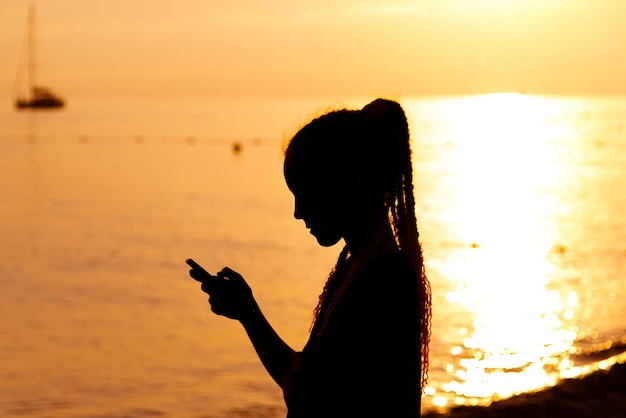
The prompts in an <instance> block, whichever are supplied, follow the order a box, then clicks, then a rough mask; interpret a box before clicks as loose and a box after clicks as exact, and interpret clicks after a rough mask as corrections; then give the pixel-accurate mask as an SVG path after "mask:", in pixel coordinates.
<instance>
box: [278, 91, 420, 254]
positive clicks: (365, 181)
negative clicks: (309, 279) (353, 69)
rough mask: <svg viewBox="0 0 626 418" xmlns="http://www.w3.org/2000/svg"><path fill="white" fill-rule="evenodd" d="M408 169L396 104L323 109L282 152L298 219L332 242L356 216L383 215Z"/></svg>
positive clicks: (404, 125)
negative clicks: (322, 112) (359, 108)
mask: <svg viewBox="0 0 626 418" xmlns="http://www.w3.org/2000/svg"><path fill="white" fill-rule="evenodd" d="M407 169H409V171H410V149H409V132H408V126H407V121H406V117H405V115H404V111H403V110H402V108H401V107H400V105H399V104H398V103H396V102H392V101H389V100H383V99H377V100H375V101H373V102H372V103H370V104H368V105H367V106H365V107H364V108H363V109H361V110H347V109H343V110H338V111H334V112H330V113H327V114H325V115H323V116H321V117H319V118H317V119H314V120H313V121H311V122H310V123H309V124H307V125H306V126H304V127H303V128H302V129H301V130H300V131H299V132H298V133H297V134H296V135H295V136H294V137H293V138H292V140H291V142H290V143H289V145H288V147H287V150H286V153H285V179H286V180H287V184H288V186H289V188H290V189H291V191H292V192H293V193H294V196H295V199H296V210H295V216H296V217H297V218H299V219H303V220H304V221H305V223H307V226H308V227H310V228H311V229H312V231H311V232H312V233H313V234H314V235H315V236H316V237H317V238H318V241H319V242H320V244H322V245H333V244H335V243H336V242H337V241H338V240H339V239H340V238H341V236H342V233H343V231H342V226H346V225H348V224H349V223H350V221H351V220H353V219H354V215H355V214H362V213H364V212H366V213H368V214H375V215H377V216H378V217H381V216H384V215H385V214H387V213H388V211H389V209H390V207H391V206H392V205H393V204H394V202H395V200H396V199H395V196H396V194H397V193H398V192H399V191H400V190H401V189H402V182H403V179H404V174H403V172H404V171H406V170H407Z"/></svg>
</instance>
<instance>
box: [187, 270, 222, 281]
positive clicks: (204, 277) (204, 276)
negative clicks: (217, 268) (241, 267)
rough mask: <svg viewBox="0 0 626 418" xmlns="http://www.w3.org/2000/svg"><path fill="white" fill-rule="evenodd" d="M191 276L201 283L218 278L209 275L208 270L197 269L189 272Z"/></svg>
mask: <svg viewBox="0 0 626 418" xmlns="http://www.w3.org/2000/svg"><path fill="white" fill-rule="evenodd" d="M189 275H190V276H191V277H193V278H194V279H195V280H197V281H199V282H204V281H208V280H211V279H216V278H217V277H216V276H213V275H211V274H209V273H207V272H206V270H204V269H196V268H192V269H191V270H189Z"/></svg>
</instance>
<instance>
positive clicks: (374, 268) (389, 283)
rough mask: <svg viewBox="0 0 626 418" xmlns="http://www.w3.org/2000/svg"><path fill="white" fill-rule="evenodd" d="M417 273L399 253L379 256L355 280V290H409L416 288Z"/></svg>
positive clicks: (404, 256) (403, 255)
mask: <svg viewBox="0 0 626 418" xmlns="http://www.w3.org/2000/svg"><path fill="white" fill-rule="evenodd" d="M417 282H418V277H417V273H416V272H415V271H414V269H413V267H412V266H411V262H410V261H409V259H408V257H407V256H406V255H405V254H403V253H401V252H394V253H390V254H385V255H381V256H379V257H377V258H375V259H374V260H372V261H371V262H370V263H368V264H367V265H366V266H365V267H364V268H363V270H362V271H361V273H360V274H359V277H358V278H357V279H356V280H355V283H354V286H355V288H357V289H358V288H362V289H363V290H365V289H377V291H383V292H385V291H395V290H398V289H402V290H409V289H411V288H414V287H415V288H416V286H417Z"/></svg>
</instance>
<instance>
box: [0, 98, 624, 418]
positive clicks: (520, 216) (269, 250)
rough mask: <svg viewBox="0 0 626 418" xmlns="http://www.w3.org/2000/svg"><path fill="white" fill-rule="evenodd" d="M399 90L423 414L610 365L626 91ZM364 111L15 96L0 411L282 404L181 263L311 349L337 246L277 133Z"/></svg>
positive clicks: (617, 335)
mask: <svg viewBox="0 0 626 418" xmlns="http://www.w3.org/2000/svg"><path fill="white" fill-rule="evenodd" d="M401 101H402V104H403V105H404V106H405V108H406V110H407V113H408V115H409V118H410V120H411V128H412V134H413V139H414V141H415V146H414V147H415V148H414V149H415V156H414V162H415V175H416V180H415V186H416V198H417V200H418V207H417V215H418V221H419V223H420V224H419V229H420V232H421V236H422V243H423V246H424V251H425V257H426V262H427V271H428V274H429V277H430V280H431V284H432V288H433V300H434V308H433V311H434V317H433V337H432V345H431V367H430V383H429V387H428V388H427V390H426V392H427V396H426V398H425V400H424V408H425V409H432V408H435V407H444V408H445V407H450V406H452V405H454V404H456V403H477V402H488V401H489V400H492V399H496V398H498V397H506V396H511V395H513V394H515V393H519V392H522V391H527V390H533V389H536V388H541V387H544V386H547V385H551V384H554V383H555V382H556V381H557V380H558V378H561V377H567V376H576V375H578V374H581V373H585V372H587V371H589V370H592V369H593V368H594V367H605V366H606V364H609V363H610V361H611V359H612V357H611V356H612V355H614V354H616V353H617V352H620V351H622V347H621V346H622V345H623V344H624V342H626V323H625V322H624V319H623V318H625V317H626V277H625V276H626V217H624V213H626V190H625V188H626V186H625V185H626V98H611V99H607V98H588V97H587V98H582V97H574V98H555V97H535V96H526V95H516V94H500V95H487V96H476V97H464V98H443V99H406V100H401ZM366 102H367V100H357V99H354V100H351V101H345V102H338V101H333V100H324V99H317V100H213V101H210V100H206V101H203V100H193V101H192V100H179V101H152V102H151V101H105V102H94V101H91V102H90V101H85V102H79V101H77V102H70V105H69V107H68V108H67V109H65V110H63V111H61V112H52V113H36V114H32V113H17V112H14V111H13V110H12V109H10V108H9V107H7V108H3V110H0V169H1V172H2V175H0V230H1V231H2V234H0V249H1V250H0V321H1V324H2V325H1V327H0V332H1V338H0V415H2V416H23V417H62V418H65V417H154V416H163V417H177V418H179V417H180V418H187V417H188V418H200V417H233V416H235V417H236V416H250V415H252V416H259V417H263V416H267V417H279V416H282V415H284V412H285V411H284V407H283V402H282V395H281V392H280V390H279V389H278V388H277V387H276V386H275V385H274V383H273V382H272V381H271V379H270V378H269V377H268V376H267V375H266V373H265V371H264V369H263V368H262V366H261V365H260V363H259V361H258V360H257V358H256V354H255V353H254V351H253V349H252V348H251V345H250V343H249V342H248V340H247V338H246V336H245V333H244V332H243V330H242V329H241V327H240V326H239V325H238V324H237V323H235V322H232V321H230V320H227V319H225V318H221V317H216V316H214V315H212V314H211V313H210V311H209V308H208V305H207V303H206V298H205V296H204V294H202V293H201V292H200V291H199V289H198V286H197V285H196V284H195V283H194V282H193V281H192V280H191V279H189V278H188V277H187V267H186V265H185V264H184V260H185V259H186V258H188V257H194V258H195V259H196V260H197V261H199V262H201V263H202V264H203V265H205V266H206V267H207V268H208V269H210V270H213V271H215V270H218V269H221V267H222V266H224V265H229V266H231V267H233V268H234V269H236V270H239V271H240V272H241V273H242V274H244V276H245V277H246V278H247V280H248V281H249V282H250V284H251V286H252V288H253V289H254V292H255V295H256V297H257V299H258V300H259V303H260V304H261V305H262V307H263V309H264V311H265V313H266V315H267V316H268V317H269V319H270V320H271V322H272V323H273V324H274V325H275V327H276V328H277V330H278V332H279V333H280V334H281V335H282V336H283V337H284V338H285V340H287V341H288V342H289V343H290V344H291V345H292V346H293V347H294V348H296V349H299V348H301V347H302V346H303V345H304V343H305V341H306V339H307V333H308V328H309V325H310V321H311V315H312V314H311V312H312V309H313V307H314V305H315V302H316V300H317V295H318V293H319V292H320V290H321V286H322V283H323V280H324V278H325V276H326V274H327V273H328V271H329V270H330V268H331V267H332V265H333V264H334V261H335V257H336V256H337V254H338V252H339V250H340V249H339V248H338V247H334V248H320V247H319V246H317V244H316V242H315V240H314V239H313V238H312V237H311V236H310V235H309V234H308V233H307V231H306V229H305V228H304V227H303V225H302V223H301V222H299V221H297V220H294V219H293V217H292V212H293V203H292V197H291V195H290V194H289V191H288V189H287V188H286V186H285V185H284V181H283V178H282V156H281V145H282V143H283V138H284V137H288V136H289V135H290V134H292V133H293V132H295V130H296V129H297V128H298V127H299V125H300V124H301V123H303V122H305V121H306V120H308V119H309V118H310V117H312V116H315V115H316V114H318V113H319V112H320V111H323V110H326V108H327V107H328V106H329V105H330V106H331V107H334V106H340V105H348V106H358V107H360V106H362V105H363V104H365V103H366ZM235 142H238V143H240V144H241V152H240V153H234V152H233V151H232V145H233V143H235ZM606 359H609V361H608V362H601V361H600V360H606Z"/></svg>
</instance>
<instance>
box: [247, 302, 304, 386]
mask: <svg viewBox="0 0 626 418" xmlns="http://www.w3.org/2000/svg"><path fill="white" fill-rule="evenodd" d="M239 321H240V322H241V324H242V325H243V327H244V329H245V330H246V333H247V334H248V337H249V338H250V341H251V342H252V345H253V346H254V349H255V350H256V352H257V354H258V355H259V358H260V359H261V362H262V363H263V366H265V369H266V370H267V372H268V373H269V374H270V376H271V377H272V379H274V381H275V382H276V383H277V384H278V386H280V387H281V388H282V387H283V376H284V375H285V371H286V370H287V367H288V365H289V362H290V359H291V356H292V355H293V353H294V350H293V349H291V347H289V346H288V345H287V344H286V343H285V342H284V341H283V340H282V339H281V338H280V336H279V335H278V334H277V333H276V331H274V328H272V326H271V325H270V323H269V322H268V321H267V319H266V318H265V316H264V315H263V313H262V312H261V310H260V309H259V308H258V305H257V306H256V309H254V310H253V311H252V312H250V313H248V314H246V315H244V316H242V317H241V318H240V319H239Z"/></svg>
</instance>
